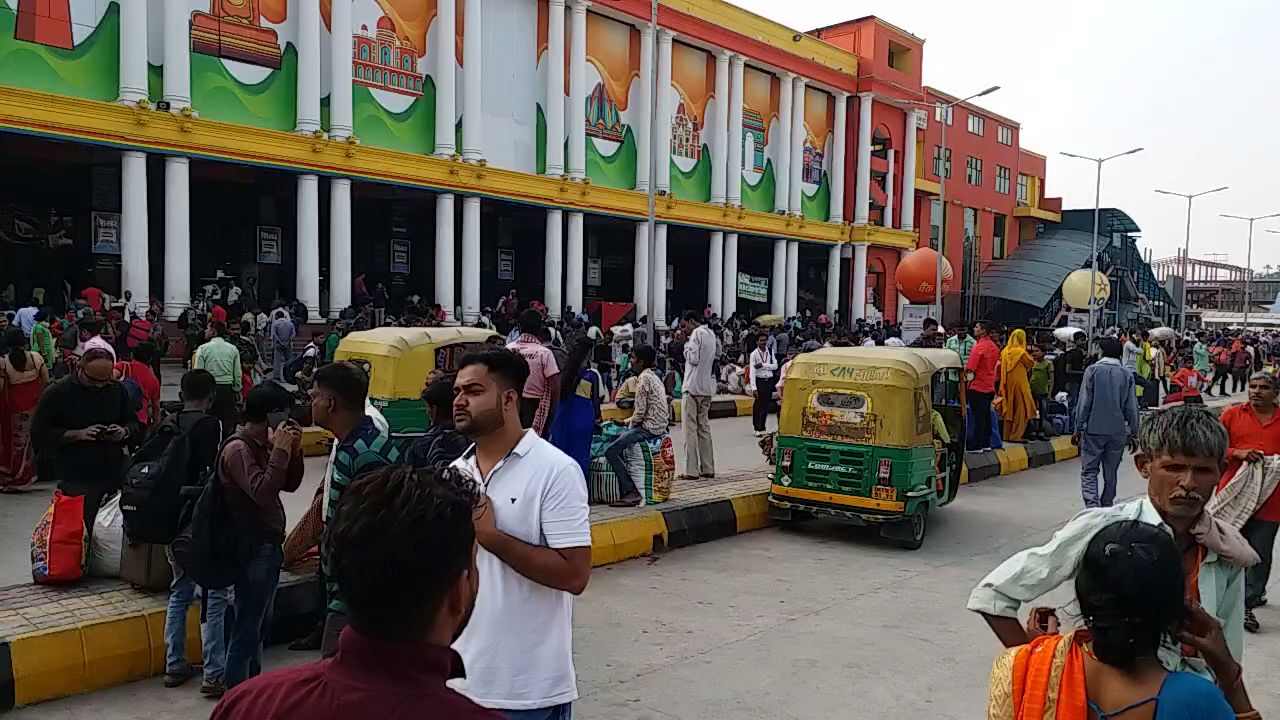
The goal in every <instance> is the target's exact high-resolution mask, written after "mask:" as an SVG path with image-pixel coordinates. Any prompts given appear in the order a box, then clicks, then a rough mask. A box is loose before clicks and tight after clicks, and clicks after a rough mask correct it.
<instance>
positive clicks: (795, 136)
mask: <svg viewBox="0 0 1280 720" xmlns="http://www.w3.org/2000/svg"><path fill="white" fill-rule="evenodd" d="M806 84H807V83H806V82H805V79H804V78H800V77H798V78H796V79H795V82H794V83H792V85H791V88H792V94H793V95H794V98H793V99H792V101H791V168H790V170H791V178H790V179H789V180H787V188H788V194H787V212H789V213H791V214H792V215H799V214H800V198H801V196H802V194H803V193H801V186H800V183H801V182H803V181H804V95H805V92H804V89H805V86H806Z"/></svg>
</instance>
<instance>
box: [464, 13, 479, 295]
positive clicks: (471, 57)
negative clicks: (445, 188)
mask: <svg viewBox="0 0 1280 720" xmlns="http://www.w3.org/2000/svg"><path fill="white" fill-rule="evenodd" d="M483 17H484V8H483V5H482V0H467V5H466V12H464V13H463V24H464V25H465V27H464V28H463V33H462V61H463V63H464V64H463V66H462V158H463V159H464V160H469V161H472V162H475V161H476V160H479V159H480V158H482V157H484V134H483V131H482V128H483V127H484V108H483V107H482V101H481V99H480V98H481V89H482V88H483V87H484V64H483V58H484V27H483V25H482V18H483ZM476 312H477V313H478V312H480V309H479V308H476Z"/></svg>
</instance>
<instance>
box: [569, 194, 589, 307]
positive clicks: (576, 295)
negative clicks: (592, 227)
mask: <svg viewBox="0 0 1280 720" xmlns="http://www.w3.org/2000/svg"><path fill="white" fill-rule="evenodd" d="M568 219H569V222H568V225H569V230H568V233H567V240H566V242H565V250H564V295H565V305H569V306H571V307H572V308H573V311H574V312H576V313H580V312H582V277H583V274H584V273H585V272H586V269H585V268H584V267H583V264H584V262H585V261H584V260H583V257H584V253H583V248H582V245H583V239H582V236H583V228H582V226H583V220H584V218H583V215H582V213H580V212H571V213H569V218H568Z"/></svg>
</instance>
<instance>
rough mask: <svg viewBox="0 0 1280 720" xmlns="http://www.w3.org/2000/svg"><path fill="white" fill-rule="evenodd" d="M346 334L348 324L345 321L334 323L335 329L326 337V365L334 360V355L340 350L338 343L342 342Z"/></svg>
mask: <svg viewBox="0 0 1280 720" xmlns="http://www.w3.org/2000/svg"><path fill="white" fill-rule="evenodd" d="M346 334H347V324H346V323H345V322H337V323H334V325H333V329H332V330H330V331H329V335H328V337H326V338H325V339H324V364H325V365H328V364H329V363H331V362H333V356H334V354H335V353H337V352H338V343H340V342H342V337H343V336H344V335H346Z"/></svg>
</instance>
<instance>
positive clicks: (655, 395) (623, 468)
mask: <svg viewBox="0 0 1280 720" xmlns="http://www.w3.org/2000/svg"><path fill="white" fill-rule="evenodd" d="M657 358H658V353H657V351H655V350H654V349H653V348H652V347H651V346H649V345H641V346H639V347H637V348H635V349H633V350H632V351H631V367H633V368H635V369H636V405H635V409H634V410H633V411H632V413H631V419H630V421H628V423H627V424H628V425H629V426H630V428H629V429H628V430H627V431H626V432H624V433H622V435H619V436H618V439H617V440H614V441H613V444H612V445H610V446H609V449H607V450H605V451H604V456H605V459H607V460H608V461H609V465H610V467H612V468H613V472H614V474H615V475H617V476H618V495H619V497H618V499H617V500H616V501H615V502H613V503H611V504H612V505H613V506H614V507H633V506H635V505H636V504H638V503H639V502H640V501H641V500H643V499H644V498H643V497H642V495H641V493H640V491H639V490H638V489H637V488H636V484H635V481H634V480H633V479H632V478H631V474H630V473H629V472H627V463H626V461H625V460H624V459H623V455H624V453H626V451H627V448H629V447H631V446H632V445H635V444H637V443H641V442H648V441H650V440H652V439H653V438H656V437H659V436H661V435H663V434H665V433H666V432H667V425H668V421H669V418H670V417H671V415H670V409H669V407H668V405H667V390H666V388H665V387H664V386H663V384H662V381H661V380H659V379H658V374H657V373H655V372H654V371H653V366H654V363H655V362H656V361H657Z"/></svg>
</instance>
